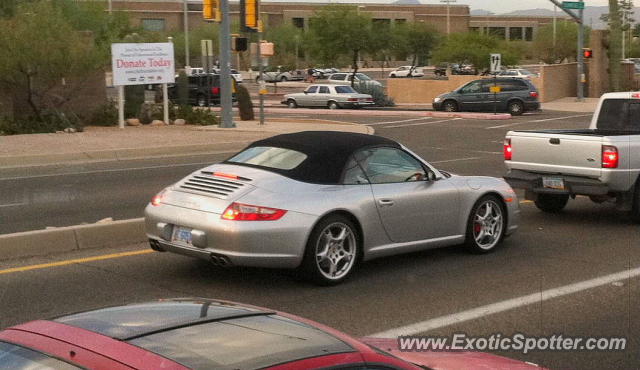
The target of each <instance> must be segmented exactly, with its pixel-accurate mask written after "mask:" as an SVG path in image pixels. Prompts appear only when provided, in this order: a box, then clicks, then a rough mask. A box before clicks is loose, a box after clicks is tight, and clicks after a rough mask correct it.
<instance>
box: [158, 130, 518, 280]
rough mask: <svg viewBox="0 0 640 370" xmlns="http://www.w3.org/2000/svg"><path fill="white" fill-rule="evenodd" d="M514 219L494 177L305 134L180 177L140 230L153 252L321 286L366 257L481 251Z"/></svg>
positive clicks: (367, 143) (370, 140)
mask: <svg viewBox="0 0 640 370" xmlns="http://www.w3.org/2000/svg"><path fill="white" fill-rule="evenodd" d="M519 212H520V211H519V207H518V200H517V198H516V195H515V193H514V192H513V190H512V189H511V187H510V186H509V185H508V184H507V183H506V182H505V181H504V180H503V179H499V178H493V177H481V176H456V175H452V174H449V173H447V172H445V171H439V170H438V169H436V168H435V167H433V166H432V165H430V164H429V163H427V162H426V161H424V160H423V159H421V158H420V157H418V156H417V155H415V154H414V153H412V152H411V151H410V150H409V149H407V148H405V147H404V146H402V145H401V144H399V143H397V142H395V141H393V140H389V139H386V138H382V137H378V136H373V135H364V134H354V133H344V132H331V131H329V132H325V131H323V132H319V131H309V132H301V133H294V134H285V135H278V136H274V137H271V138H268V139H264V140H260V141H257V142H254V143H253V144H251V145H249V146H248V147H247V148H246V149H244V150H242V151H241V152H239V153H238V154H236V155H234V156H232V157H231V158H229V159H227V160H226V161H224V162H222V163H219V164H214V165H211V166H209V167H206V168H203V169H201V170H198V171H196V172H194V173H192V174H190V175H189V176H187V177H185V178H184V179H182V180H180V181H178V182H177V183H176V184H173V185H171V186H169V187H168V188H166V189H164V190H162V191H161V192H160V193H159V194H158V195H156V196H155V197H154V198H153V199H152V201H151V203H150V204H149V205H148V206H147V208H146V210H145V223H146V231H147V236H148V237H149V241H150V244H151V248H152V249H154V250H156V251H168V252H173V253H177V254H182V255H187V256H192V257H197V258H201V259H205V260H208V261H211V262H213V263H214V264H216V265H223V266H232V265H239V266H260V267H274V268H297V269H299V270H300V271H301V272H303V273H304V274H305V275H306V276H308V277H309V278H310V279H312V280H313V281H315V282H317V283H319V284H325V285H328V284H337V283H339V282H342V281H343V280H344V279H346V278H347V277H348V276H349V275H350V274H351V272H352V271H353V270H354V267H355V266H356V265H357V264H359V263H360V262H362V261H366V260H370V259H373V258H378V257H384V256H389V255H394V254H399V253H406V252H414V251H419V250H424V249H429V248H436V247H445V246H449V245H456V244H462V243H464V244H466V246H467V247H468V248H469V249H470V251H472V252H475V253H487V252H490V251H492V250H494V249H495V248H496V247H497V246H498V245H499V244H500V242H501V241H502V239H503V238H504V236H505V235H508V234H510V233H512V232H514V231H515V230H516V228H517V227H518V226H517V222H518V217H519Z"/></svg>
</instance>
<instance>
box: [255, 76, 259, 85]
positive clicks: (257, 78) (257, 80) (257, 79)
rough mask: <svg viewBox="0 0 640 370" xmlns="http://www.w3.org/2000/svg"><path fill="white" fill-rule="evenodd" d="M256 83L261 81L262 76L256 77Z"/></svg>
mask: <svg viewBox="0 0 640 370" xmlns="http://www.w3.org/2000/svg"><path fill="white" fill-rule="evenodd" d="M256 83H257V84H259V83H260V76H258V77H256Z"/></svg>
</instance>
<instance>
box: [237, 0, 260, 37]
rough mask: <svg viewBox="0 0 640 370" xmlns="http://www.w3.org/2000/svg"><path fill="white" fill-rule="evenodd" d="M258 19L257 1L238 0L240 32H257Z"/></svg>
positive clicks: (258, 3) (258, 8) (258, 6)
mask: <svg viewBox="0 0 640 370" xmlns="http://www.w3.org/2000/svg"><path fill="white" fill-rule="evenodd" d="M259 18H260V1H259V0H240V27H241V28H240V29H241V30H242V31H244V32H257V31H258V19H259Z"/></svg>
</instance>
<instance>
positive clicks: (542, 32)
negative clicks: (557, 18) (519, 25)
mask: <svg viewBox="0 0 640 370" xmlns="http://www.w3.org/2000/svg"><path fill="white" fill-rule="evenodd" d="M584 34H585V36H586V35H589V29H588V28H587V29H586V30H585V33H584ZM588 44H589V40H588V37H587V39H585V45H588ZM533 49H534V50H536V51H537V57H538V59H540V60H542V61H544V62H545V63H548V64H553V63H562V61H564V60H565V59H567V60H570V61H575V60H576V58H577V55H578V24H576V23H575V22H572V21H562V22H558V23H557V24H556V40H555V45H554V41H553V25H552V24H547V25H544V26H542V27H540V28H539V29H538V33H537V34H536V39H535V40H534V42H533Z"/></svg>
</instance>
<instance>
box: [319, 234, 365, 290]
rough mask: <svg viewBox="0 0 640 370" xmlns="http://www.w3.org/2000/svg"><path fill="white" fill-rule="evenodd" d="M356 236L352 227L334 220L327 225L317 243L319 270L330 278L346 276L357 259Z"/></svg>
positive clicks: (335, 278)
mask: <svg viewBox="0 0 640 370" xmlns="http://www.w3.org/2000/svg"><path fill="white" fill-rule="evenodd" d="M356 248H357V244H356V237H355V234H354V233H353V230H351V227H349V226H348V225H346V224H344V223H342V222H334V223H331V224H329V225H327V227H325V228H324V229H323V230H322V232H321V233H320V237H319V238H318V241H317V243H316V248H315V257H316V266H317V267H318V271H319V272H320V273H321V274H322V275H323V276H324V277H325V278H327V279H329V280H339V279H341V278H343V277H345V276H346V275H347V274H348V273H349V271H351V268H352V267H353V264H354V263H355V260H356V258H355V257H356Z"/></svg>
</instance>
